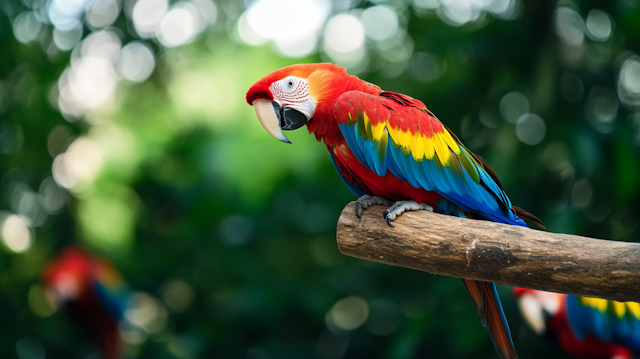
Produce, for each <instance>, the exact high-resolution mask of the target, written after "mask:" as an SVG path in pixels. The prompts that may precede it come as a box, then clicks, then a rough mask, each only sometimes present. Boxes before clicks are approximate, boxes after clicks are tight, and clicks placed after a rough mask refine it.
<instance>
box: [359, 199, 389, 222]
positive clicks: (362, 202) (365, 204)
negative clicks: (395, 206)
mask: <svg viewBox="0 0 640 359" xmlns="http://www.w3.org/2000/svg"><path fill="white" fill-rule="evenodd" d="M391 203H392V202H391V201H389V200H388V199H384V198H382V197H378V196H369V195H368V194H365V195H364V196H362V197H360V198H358V200H357V201H356V217H358V218H360V213H359V211H358V210H359V209H360V208H362V211H364V210H365V209H367V208H369V207H371V206H373V205H374V204H380V205H383V206H389V205H391Z"/></svg>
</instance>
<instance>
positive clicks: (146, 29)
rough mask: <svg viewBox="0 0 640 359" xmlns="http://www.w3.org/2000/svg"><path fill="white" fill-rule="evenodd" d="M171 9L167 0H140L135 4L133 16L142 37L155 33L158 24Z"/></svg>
mask: <svg viewBox="0 0 640 359" xmlns="http://www.w3.org/2000/svg"><path fill="white" fill-rule="evenodd" d="M167 10H169V4H168V3H167V0H138V1H137V2H136V4H135V5H134V6H133V11H132V13H131V14H132V18H133V25H134V27H135V29H136V32H137V33H138V35H140V37H142V38H149V37H152V36H154V35H155V33H156V26H157V25H158V24H159V23H160V21H161V20H162V18H163V17H164V14H165V13H166V12H167Z"/></svg>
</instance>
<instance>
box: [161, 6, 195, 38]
mask: <svg viewBox="0 0 640 359" xmlns="http://www.w3.org/2000/svg"><path fill="white" fill-rule="evenodd" d="M195 21H196V19H195V18H194V14H193V13H192V12H191V11H189V10H188V9H187V8H183V7H174V8H173V9H171V10H170V11H169V12H167V13H166V14H165V15H164V17H163V18H162V20H161V21H160V25H159V26H158V30H157V36H158V41H160V43H161V44H162V45H164V46H167V47H175V46H180V45H183V44H186V43H187V42H189V41H190V40H191V39H192V38H193V36H195V34H196V23H195Z"/></svg>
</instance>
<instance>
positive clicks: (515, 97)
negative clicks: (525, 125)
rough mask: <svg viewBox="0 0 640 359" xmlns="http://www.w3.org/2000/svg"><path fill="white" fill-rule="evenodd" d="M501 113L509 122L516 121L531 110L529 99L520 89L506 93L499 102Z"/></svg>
mask: <svg viewBox="0 0 640 359" xmlns="http://www.w3.org/2000/svg"><path fill="white" fill-rule="evenodd" d="M498 108H499V110H500V114H501V115H502V118H504V119H505V120H506V121H507V122H509V123H516V122H517V121H518V118H520V116H522V115H523V114H525V113H527V112H529V99H527V96H525V95H524V94H522V93H521V92H518V91H512V92H509V93H508V94H506V95H504V96H503V97H502V99H501V100H500V104H499V107H498Z"/></svg>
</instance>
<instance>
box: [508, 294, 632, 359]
mask: <svg viewBox="0 0 640 359" xmlns="http://www.w3.org/2000/svg"><path fill="white" fill-rule="evenodd" d="M513 295H514V297H515V298H516V300H517V301H518V307H519V308H520V312H521V313H522V316H523V317H524V319H525V322H526V323H527V325H528V326H529V327H531V329H532V330H533V331H534V332H536V333H537V334H540V335H543V334H544V335H546V336H549V337H551V338H552V339H555V340H557V342H558V345H560V347H561V348H562V349H563V350H564V351H565V352H567V353H569V354H571V355H573V356H575V357H577V358H581V359H632V358H633V351H636V352H640V303H635V302H616V301H612V300H605V299H600V298H588V297H578V296H574V295H568V294H560V293H551V292H544V291H539V290H533V289H524V288H515V289H514V292H513Z"/></svg>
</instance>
